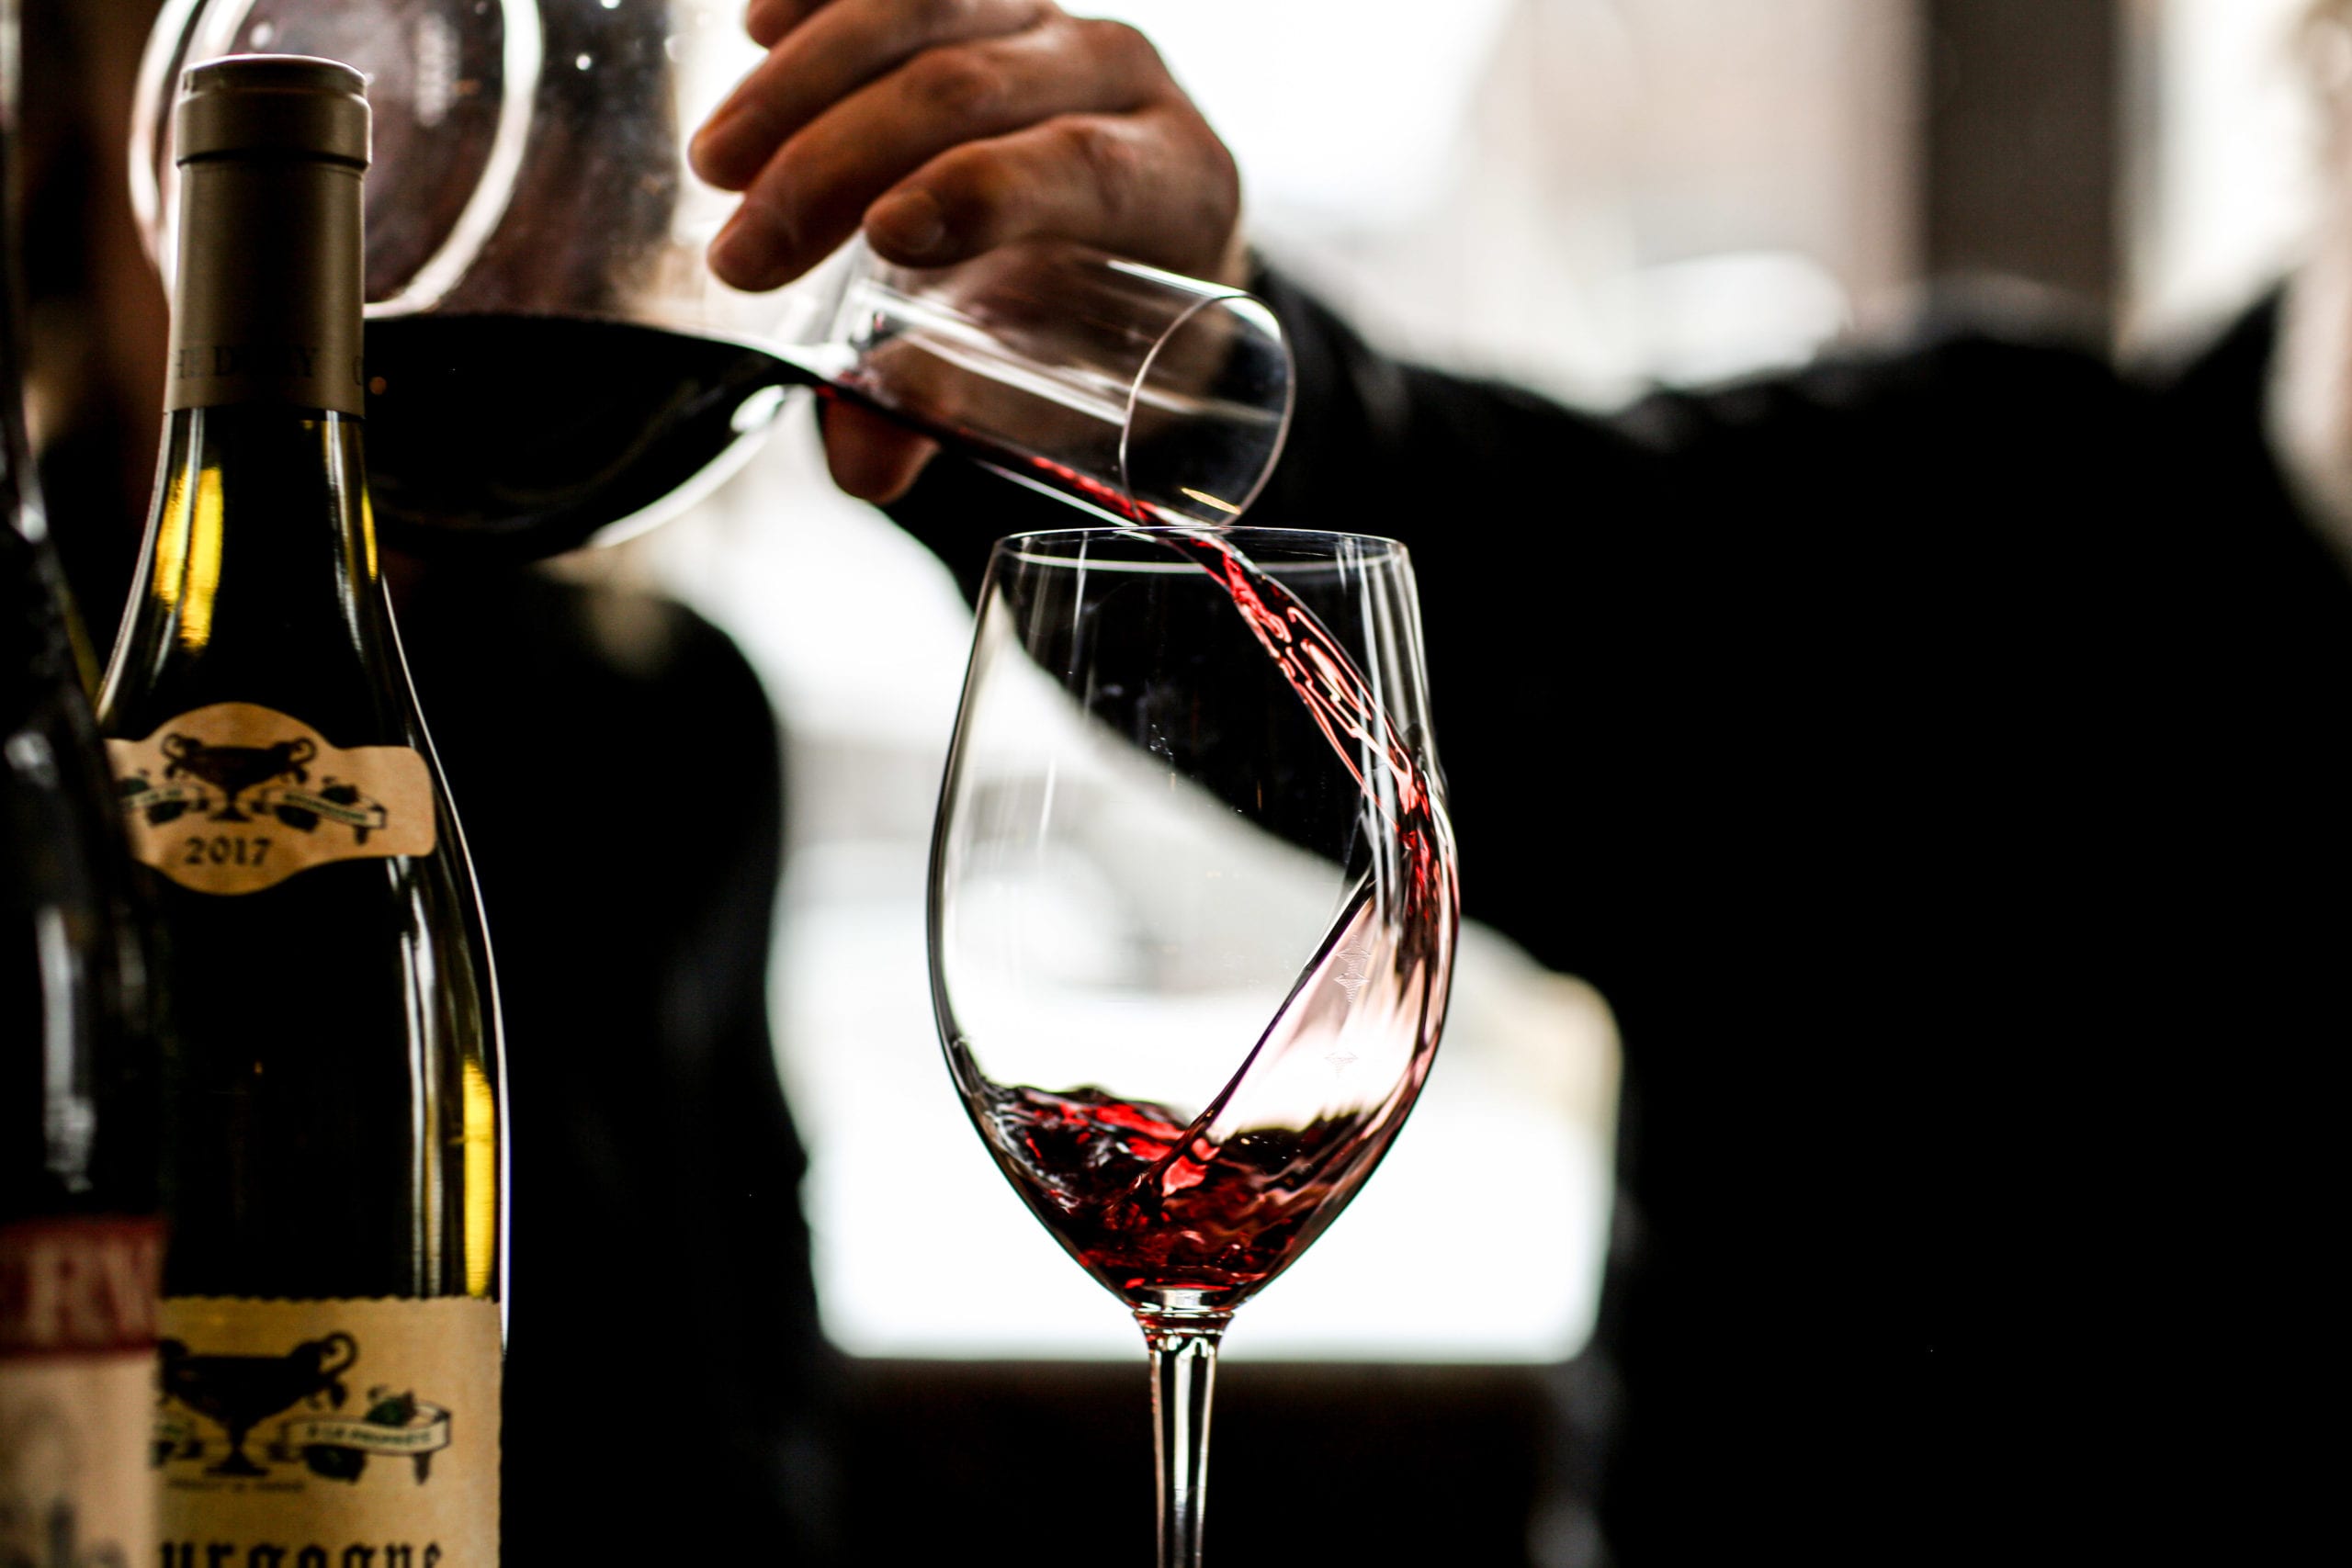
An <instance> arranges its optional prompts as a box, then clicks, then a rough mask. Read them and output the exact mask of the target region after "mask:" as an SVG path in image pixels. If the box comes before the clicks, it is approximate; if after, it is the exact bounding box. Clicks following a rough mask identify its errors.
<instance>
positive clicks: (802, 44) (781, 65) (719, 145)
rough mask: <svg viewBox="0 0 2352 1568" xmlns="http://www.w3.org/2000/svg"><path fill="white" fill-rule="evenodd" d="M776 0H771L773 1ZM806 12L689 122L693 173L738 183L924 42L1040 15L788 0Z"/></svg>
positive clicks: (992, 4) (948, 0) (988, 2)
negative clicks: (698, 122)
mask: <svg viewBox="0 0 2352 1568" xmlns="http://www.w3.org/2000/svg"><path fill="white" fill-rule="evenodd" d="M774 3H775V0H771V4H774ZM790 12H792V13H797V14H798V15H799V16H800V17H805V20H800V21H798V22H797V25H795V26H792V27H789V28H786V30H785V31H783V32H780V33H779V34H778V35H777V36H778V38H779V39H780V40H781V41H779V42H777V43H776V44H775V47H773V48H771V49H770V50H769V51H768V57H767V58H766V59H765V60H763V61H762V62H760V63H759V64H758V65H756V66H754V67H752V73H751V74H749V75H748V76H746V77H744V78H743V80H742V81H741V83H739V84H737V85H736V88H735V90H734V91H733V92H732V93H729V95H728V96H727V100H726V102H724V103H722V104H720V105H719V106H718V108H717V109H716V110H714V111H712V114H711V117H710V118H709V119H708V120H707V121H705V122H704V124H703V127H702V129H701V130H699V131H697V132H695V140H694V145H693V146H692V148H691V149H690V150H689V156H690V158H691V161H692V163H693V164H694V171H695V174H697V175H701V176H702V177H703V178H704V179H705V180H707V181H708V182H709V183H711V184H712V185H715V186H718V188H719V189H721V190H741V189H742V188H743V187H744V186H748V185H750V184H751V183H752V179H753V178H754V177H755V176H757V175H758V174H759V172H760V169H761V167H762V166H763V164H766V163H767V161H768V158H769V157H770V155H771V154H773V153H774V152H775V150H776V149H777V148H778V147H780V146H782V145H783V144H784V142H785V141H786V139H787V138H789V137H790V136H791V135H792V134H793V133H794V132H795V131H797V130H800V128H801V127H803V126H805V125H807V124H808V123H809V121H810V120H812V119H814V118H817V116H819V115H820V114H822V113H823V112H824V111H825V110H826V109H827V108H828V107H831V105H833V104H836V103H838V102H840V101H841V100H842V99H843V98H845V97H847V96H850V95H851V94H853V93H854V92H856V91H857V90H858V89H859V88H860V87H863V86H865V85H866V84H867V83H869V82H871V81H873V80H874V79H875V78H876V77H878V76H882V75H884V74H887V73H888V72H890V71H891V70H893V69H894V68H896V67H897V66H899V65H900V64H902V63H904V62H906V61H908V60H909V59H910V58H912V57H913V56H914V55H916V54H918V53H921V52H922V51H924V50H926V49H937V48H941V47H943V46H945V45H950V44H956V43H966V42H969V41H971V40H973V39H985V38H995V37H999V36H1001V35H1003V34H1006V33H1014V32H1020V31H1022V30H1023V29H1025V28H1034V27H1035V26H1037V25H1038V24H1039V23H1041V22H1043V21H1044V20H1046V17H1048V16H1049V15H1050V14H1051V13H1052V7H1051V6H1050V5H1048V4H1047V3H1046V0H833V3H832V4H830V5H827V4H822V3H821V0H819V3H816V4H811V0H794V3H793V4H792V5H791V6H790Z"/></svg>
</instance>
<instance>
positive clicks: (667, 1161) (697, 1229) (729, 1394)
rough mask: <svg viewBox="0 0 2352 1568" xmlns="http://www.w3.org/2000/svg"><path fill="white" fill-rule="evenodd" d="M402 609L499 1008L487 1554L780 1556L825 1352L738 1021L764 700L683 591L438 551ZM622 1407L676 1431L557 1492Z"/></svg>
mask: <svg viewBox="0 0 2352 1568" xmlns="http://www.w3.org/2000/svg"><path fill="white" fill-rule="evenodd" d="M401 626H402V629H403V640H404V642H405V644H406V648H407V652H408V655H409V660H410V664H411V667H412V670H413V675H414V678H415V681H416V684H417V688H418V696H419V700H420V703H421V705H422V706H423V708H424V713H425V716H426V720H427V722H428V724H429V725H430V726H431V728H432V734H433V737H434V740H435V747H436V749H437V750H438V751H439V753H440V755H441V758H442V761H443V766H444V768H445V770H446V772H447V775H448V779H449V785H450V791H451V794H452V795H453V797H454V798H455V800H456V802H457V806H458V815H459V819H460V820H461V821H462V822H463V823H464V825H465V828H466V831H467V837H468V840H469V846H470V847H471V849H472V851H473V853H474V858H475V863H476V868H477V873H478V875H479V878H480V881H481V891H482V901H483V906H484V910H485V913H486V915H487V918H488V924H489V929H490V935H491V942H492V950H493V953H494V955H495V959H496V963H497V965H498V980H499V989H500V995H501V1000H502V1004H503V1014H504V1019H505V1026H506V1044H507V1077H508V1083H509V1089H510V1095H511V1118H512V1125H513V1137H514V1154H513V1172H514V1175H513V1181H514V1190H513V1213H514V1221H515V1223H514V1234H515V1243H514V1247H515V1251H514V1269H513V1280H512V1292H513V1312H512V1330H511V1343H510V1348H509V1356H508V1363H507V1410H506V1434H507V1435H506V1442H505V1452H506V1456H507V1459H506V1470H505V1491H506V1499H505V1508H504V1515H505V1533H506V1545H507V1557H508V1560H509V1561H533V1562H537V1561H557V1560H560V1559H562V1558H565V1557H582V1558H593V1559H596V1560H607V1559H620V1558H636V1557H642V1558H645V1559H646V1560H649V1561H651V1560H658V1559H660V1558H662V1557H664V1556H665V1555H668V1554H672V1553H673V1552H674V1551H676V1550H678V1549H680V1548H682V1547H688V1546H691V1545H692V1544H694V1543H695V1542H700V1543H702V1544H705V1545H707V1546H710V1547H713V1548H717V1547H718V1546H720V1545H722V1544H728V1543H732V1542H735V1541H738V1540H761V1541H763V1542H768V1543H772V1545H773V1547H774V1554H775V1557H776V1560H777V1561H779V1562H791V1561H797V1560H800V1559H802V1558H804V1557H806V1556H808V1555H809V1553H811V1552H812V1551H815V1549H816V1541H817V1538H818V1537H819V1535H820V1533H821V1531H822V1530H823V1529H824V1528H825V1525H824V1515H825V1512H826V1510H827V1508H828V1506H829V1503H828V1500H827V1498H826V1495H825V1487H826V1481H825V1477H826V1474H827V1471H828V1467H829V1462H830V1461H829V1460H828V1456H827V1454H826V1453H825V1451H824V1450H825V1446H826V1439H825V1435H824V1434H825V1428H826V1423H827V1409H828V1404H829V1398H830V1391H829V1382H830V1375H831V1357H830V1355H829V1353H828V1351H827V1350H826V1348H825V1345H824V1341H823V1337H822V1335H821V1332H820V1327H819V1324H818V1319H817V1303H816V1295H815V1288H814V1284H813V1280H812V1277H811V1272H810V1262H809V1232H808V1226H807V1224H806V1222H805V1220H804V1219H803V1217H802V1213H801V1208H800V1181H801V1178H802V1175H803V1172H804V1169H805V1167H806V1161H805V1159H804V1156H803V1154H802V1149H801V1145H800V1140H799V1138H798V1135H797V1131H796V1129H795V1127H794V1124H793V1121H792V1117H791V1114H790V1112H789V1111H788V1109H787V1108H786V1103H785V1099H784V1091H783V1089H782V1085H781V1083H780V1080H779V1079H778V1077H777V1074H776V1067H775V1055H774V1052H773V1047H772V1041H771V1038H770V1030H769V1026H768V987H767V976H768V955H769V945H770V939H771V934H772V911H773V908H774V905H775V896H776V886H777V881H778V877H779V874H780V872H781V861H782V836H783V807H784V785H783V767H782V756H781V750H780V739H779V736H778V733H777V728H776V725H775V719H774V717H773V716H772V713H771V709H770V707H769V704H768V701H767V698H766V696H765V694H763V692H762V690H761V688H760V684H759V682H758V679H757V677H756V676H755V675H754V674H753V672H752V669H751V667H750V666H749V664H748V663H746V662H745V660H744V659H743V657H742V655H741V652H740V651H738V650H737V649H736V648H735V647H734V645H733V644H732V643H731V642H730V641H729V639H728V638H727V637H725V635H724V634H722V633H721V632H719V631H718V629H717V628H716V627H714V626H710V625H709V624H708V623H707V622H706V621H704V620H702V619H701V618H700V617H698V616H696V615H694V614H693V613H691V612H690V611H688V610H686V609H685V608H684V607H683V606H681V605H678V604H673V603H670V602H668V601H664V600H661V599H657V598H652V597H650V596H647V595H642V594H632V593H625V592H616V591H613V590H607V589H590V588H583V587H579V586H575V585H572V584H569V583H566V582H563V581H558V580H555V579H552V578H549V577H547V576H544V575H541V574H539V573H537V572H511V573H510V572H496V573H491V574H487V575H484V576H481V577H477V578H473V579H470V580H466V579H450V578H447V577H446V576H445V577H444V578H442V579H439V580H436V581H433V582H431V583H430V584H429V585H428V588H427V590H426V591H425V592H423V593H421V594H419V595H417V596H415V597H414V598H413V600H412V602H411V603H410V604H406V605H404V606H403V611H402V617H401ZM682 1358H683V1359H682ZM689 1366H690V1367H691V1369H693V1370H692V1371H690V1372H683V1373H682V1368H684V1367H689ZM653 1413H658V1418H659V1420H660V1421H661V1422H662V1423H664V1424H665V1425H670V1426H673V1427H674V1428H675V1429H676V1430H679V1431H684V1432H691V1433H693V1434H694V1436H693V1438H692V1440H691V1441H688V1442H683V1443H654V1444H649V1445H640V1449H641V1451H639V1452H637V1453H636V1454H635V1456H634V1457H633V1458H632V1460H631V1461H630V1462H631V1464H632V1465H633V1466H634V1467H635V1469H634V1471H633V1476H634V1479H633V1481H632V1483H631V1485H630V1486H628V1487H627V1488H623V1489H619V1490H617V1491H614V1492H611V1493H609V1494H607V1495H601V1496H599V1497H598V1498H596V1499H595V1500H594V1506H582V1501H583V1500H582V1497H581V1495H580V1492H579V1484H580V1481H579V1477H580V1471H579V1464H580V1455H581V1452H582V1450H581V1446H580V1445H581V1443H582V1441H583V1438H582V1428H583V1427H613V1426H615V1425H616V1424H617V1425H618V1426H620V1427H627V1426H628V1425H629V1424H630V1423H632V1422H641V1421H643V1420H646V1419H650V1418H654V1416H653ZM584 1440H589V1441H596V1440H602V1439H597V1438H589V1439H584ZM689 1496H690V1497H692V1498H693V1499H694V1506H692V1507H691V1508H685V1509H682V1508H681V1507H680V1506H678V1503H677V1499H679V1498H681V1497H689ZM682 1532H683V1533H682Z"/></svg>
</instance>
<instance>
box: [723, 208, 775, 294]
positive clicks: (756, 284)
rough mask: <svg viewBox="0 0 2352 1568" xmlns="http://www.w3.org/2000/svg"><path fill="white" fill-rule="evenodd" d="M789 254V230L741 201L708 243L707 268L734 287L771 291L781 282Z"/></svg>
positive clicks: (768, 212) (771, 214)
mask: <svg viewBox="0 0 2352 1568" xmlns="http://www.w3.org/2000/svg"><path fill="white" fill-rule="evenodd" d="M791 253H792V231H791V230H790V229H788V228H786V226H785V224H784V223H783V221H782V220H779V219H778V218H777V217H776V216H775V214H774V213H772V212H770V211H768V210H767V209H765V208H762V207H754V206H752V204H751V203H750V202H745V203H744V204H743V205H742V206H741V207H740V208H738V209H736V211H735V216H734V217H733V218H731V219H729V220H728V222H727V227H726V228H724V229H722V230H720V231H718V239H716V240H713V241H712V242H711V243H710V268H711V270H712V271H713V272H716V273H717V274H718V276H721V277H723V278H725V279H726V280H727V281H728V282H729V283H731V284H733V285H735V287H736V288H753V289H757V288H775V285H777V284H779V283H781V282H783V281H784V278H785V274H786V264H787V263H788V262H789V260H790V257H791Z"/></svg>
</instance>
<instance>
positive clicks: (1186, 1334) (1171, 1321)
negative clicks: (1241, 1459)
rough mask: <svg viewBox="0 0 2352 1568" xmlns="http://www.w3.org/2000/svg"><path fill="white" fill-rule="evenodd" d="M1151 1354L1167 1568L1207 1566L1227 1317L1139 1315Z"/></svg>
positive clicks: (1162, 1564) (1162, 1552) (1162, 1563)
mask: <svg viewBox="0 0 2352 1568" xmlns="http://www.w3.org/2000/svg"><path fill="white" fill-rule="evenodd" d="M1137 1321H1138V1322H1140V1323H1141V1324H1142V1325H1143V1337H1144V1343H1145V1344H1146V1345H1147V1346H1148V1347H1150V1349H1151V1414H1152V1439H1153V1446H1154V1448H1155V1449H1156V1450H1158V1452H1159V1568H1200V1563H1201V1519H1202V1516H1203V1514H1204V1511H1205V1510H1206V1508H1207V1506H1208V1484H1209V1397H1210V1395H1211V1394H1212V1393H1215V1392H1216V1346H1217V1341H1218V1340H1219V1339H1222V1338H1223V1337H1225V1322H1226V1320H1225V1318H1224V1317H1223V1316H1216V1317H1193V1318H1179V1317H1167V1316H1159V1315H1145V1314H1138V1316H1137Z"/></svg>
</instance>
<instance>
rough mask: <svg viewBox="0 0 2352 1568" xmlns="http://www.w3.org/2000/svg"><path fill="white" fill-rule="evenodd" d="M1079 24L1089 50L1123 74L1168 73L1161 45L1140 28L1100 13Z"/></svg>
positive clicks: (1080, 32)
mask: <svg viewBox="0 0 2352 1568" xmlns="http://www.w3.org/2000/svg"><path fill="white" fill-rule="evenodd" d="M1076 25H1077V27H1078V28H1079V36H1080V39H1081V40H1082V41H1083V42H1084V43H1085V45H1086V47H1087V48H1088V50H1090V51H1091V52H1092V53H1093V54H1094V55H1095V56H1097V57H1098V58H1100V59H1102V60H1104V61H1107V62H1110V63H1111V64H1113V65H1114V66H1115V67H1117V68H1118V69H1119V71H1120V72H1121V73H1123V74H1125V75H1127V76H1130V77H1142V76H1147V75H1165V74H1167V67H1166V66H1165V65H1164V64H1163V63H1162V62H1161V61H1160V58H1159V48H1158V46H1156V45H1155V44H1153V42H1152V41H1151V39H1149V38H1148V37H1146V36H1145V35H1144V33H1143V31H1142V29H1141V28H1134V27H1130V26H1128V25H1127V24H1126V23H1125V22H1114V21H1109V20H1106V19H1103V18H1101V17H1092V18H1089V19H1088V20H1085V21H1081V22H1080V23H1078V24H1076Z"/></svg>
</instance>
